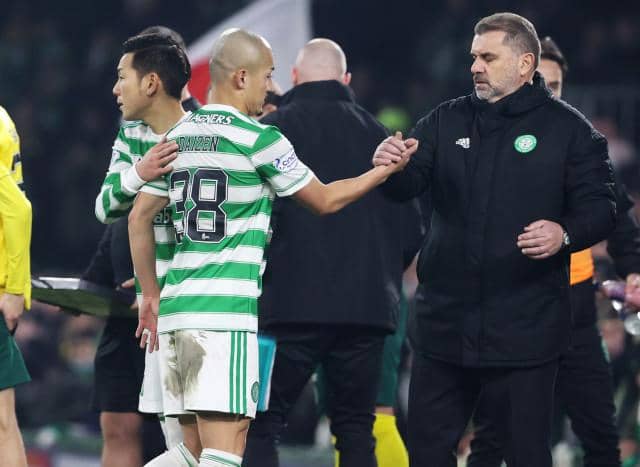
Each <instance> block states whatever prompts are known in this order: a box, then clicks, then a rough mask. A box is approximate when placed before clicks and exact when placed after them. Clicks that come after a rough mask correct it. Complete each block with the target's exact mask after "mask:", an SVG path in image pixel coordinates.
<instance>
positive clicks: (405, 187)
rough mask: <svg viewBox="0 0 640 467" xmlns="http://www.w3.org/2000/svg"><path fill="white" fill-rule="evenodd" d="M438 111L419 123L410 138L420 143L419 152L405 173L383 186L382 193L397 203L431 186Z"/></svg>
mask: <svg viewBox="0 0 640 467" xmlns="http://www.w3.org/2000/svg"><path fill="white" fill-rule="evenodd" d="M437 120H438V109H436V110H434V111H432V112H431V113H429V115H427V116H426V117H424V118H422V119H421V120H420V121H418V123H417V125H416V127H415V128H414V129H413V130H412V131H411V133H410V135H409V137H410V138H416V139H417V140H418V141H419V146H418V150H417V151H416V153H415V154H414V155H413V156H412V157H411V160H410V161H409V163H408V164H407V166H406V167H405V168H404V170H403V171H401V172H398V173H395V174H393V175H392V176H391V177H389V178H388V179H387V181H386V182H385V183H384V184H383V185H382V187H381V189H382V192H383V193H384V194H385V195H386V196H388V197H389V198H391V199H394V200H396V201H406V200H409V199H411V198H415V197H416V196H418V195H420V194H421V193H423V192H424V191H425V190H426V189H427V187H428V186H429V182H430V180H431V172H432V170H433V161H434V157H435V152H436V147H437V135H438V123H437Z"/></svg>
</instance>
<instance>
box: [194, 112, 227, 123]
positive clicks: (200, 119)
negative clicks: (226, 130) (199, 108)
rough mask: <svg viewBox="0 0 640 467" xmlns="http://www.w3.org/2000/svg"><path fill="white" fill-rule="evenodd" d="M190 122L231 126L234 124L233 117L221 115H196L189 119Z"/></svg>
mask: <svg viewBox="0 0 640 467" xmlns="http://www.w3.org/2000/svg"><path fill="white" fill-rule="evenodd" d="M189 121H190V122H194V123H210V124H218V125H231V122H233V117H232V116H231V115H220V114H208V115H202V114H194V115H193V116H192V117H190V118H189Z"/></svg>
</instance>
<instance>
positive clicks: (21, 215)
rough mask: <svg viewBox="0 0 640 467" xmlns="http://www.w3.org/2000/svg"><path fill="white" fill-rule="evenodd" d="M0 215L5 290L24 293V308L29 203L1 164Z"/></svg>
mask: <svg viewBox="0 0 640 467" xmlns="http://www.w3.org/2000/svg"><path fill="white" fill-rule="evenodd" d="M0 218H1V219H2V228H3V229H4V239H5V245H4V246H5V248H6V253H7V285H6V289H5V290H6V292H8V293H12V294H16V295H24V298H25V308H30V297H31V268H30V254H29V248H30V244H31V203H30V202H29V200H28V199H27V197H26V196H25V195H24V193H23V192H22V191H21V190H20V188H18V185H17V184H16V182H15V181H14V179H13V177H12V176H11V173H10V172H9V171H8V170H7V168H6V167H4V166H0Z"/></svg>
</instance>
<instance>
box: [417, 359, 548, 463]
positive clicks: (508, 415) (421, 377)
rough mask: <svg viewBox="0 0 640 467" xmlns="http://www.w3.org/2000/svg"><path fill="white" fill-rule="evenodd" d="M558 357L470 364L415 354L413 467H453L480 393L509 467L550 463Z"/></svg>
mask: <svg viewBox="0 0 640 467" xmlns="http://www.w3.org/2000/svg"><path fill="white" fill-rule="evenodd" d="M557 367H558V364H557V361H551V362H548V363H545V364H542V365H540V366H537V367H526V368H466V367H461V366H458V365H455V364H452V363H447V362H442V361H438V360H434V359H432V358H428V357H425V356H421V355H418V354H416V355H415V356H414V362H413V370H412V374H411V385H410V389H409V414H408V415H409V436H408V438H409V460H410V464H411V467H455V466H456V465H457V461H456V454H455V451H456V448H457V444H458V441H459V439H460V437H461V436H462V434H463V432H464V430H465V428H466V426H467V424H468V422H469V420H470V418H471V415H472V414H473V411H474V408H475V407H476V404H477V402H478V400H479V397H480V394H481V393H482V400H483V404H484V405H485V407H486V408H487V412H486V413H487V416H488V417H489V418H490V419H491V421H492V422H493V424H494V426H496V427H497V428H498V429H497V433H498V438H499V439H500V440H501V441H502V442H503V445H504V447H505V449H504V454H505V458H506V459H507V461H508V462H509V465H510V467H551V465H552V461H551V451H550V447H549V436H550V429H551V411H552V405H553V385H554V380H555V376H556V371H557Z"/></svg>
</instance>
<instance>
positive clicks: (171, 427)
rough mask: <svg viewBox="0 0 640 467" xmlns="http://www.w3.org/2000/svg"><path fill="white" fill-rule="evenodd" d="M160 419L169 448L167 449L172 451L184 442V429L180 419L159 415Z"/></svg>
mask: <svg viewBox="0 0 640 467" xmlns="http://www.w3.org/2000/svg"><path fill="white" fill-rule="evenodd" d="M158 419H159V420H160V427H161V428H162V434H163V435H164V444H165V445H166V446H167V449H171V448H173V447H175V446H177V445H178V444H180V443H182V441H184V437H183V435H182V427H181V426H180V422H179V421H178V417H164V416H162V415H158Z"/></svg>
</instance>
